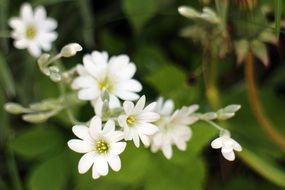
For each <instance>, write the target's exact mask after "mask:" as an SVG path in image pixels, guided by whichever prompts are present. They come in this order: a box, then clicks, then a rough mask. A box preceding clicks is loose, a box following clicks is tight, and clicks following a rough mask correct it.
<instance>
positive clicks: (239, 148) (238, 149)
mask: <svg viewBox="0 0 285 190" xmlns="http://www.w3.org/2000/svg"><path fill="white" fill-rule="evenodd" d="M233 148H234V150H236V151H242V147H241V146H240V144H239V143H238V142H236V141H235V140H233Z"/></svg>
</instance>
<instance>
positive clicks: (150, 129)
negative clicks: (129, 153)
mask: <svg viewBox="0 0 285 190" xmlns="http://www.w3.org/2000/svg"><path fill="white" fill-rule="evenodd" d="M155 105H156V102H153V103H151V104H149V105H148V106H146V107H145V96H142V97H141V98H140V99H139V100H138V102H137V103H136V105H134V103H133V102H130V101H125V102H124V104H123V108H124V112H125V113H124V114H123V115H120V116H119V118H118V122H119V125H120V126H121V127H122V128H123V131H124V134H125V140H133V142H134V144H135V146H136V147H139V146H140V140H141V141H142V143H143V144H144V145H145V146H149V145H150V136H151V135H153V134H154V133H156V132H157V131H158V128H157V126H156V125H154V124H153V123H152V122H155V121H157V120H158V119H159V118H160V116H159V114H157V113H155V112H154V111H153V109H154V107H155Z"/></svg>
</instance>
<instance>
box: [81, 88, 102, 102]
mask: <svg viewBox="0 0 285 190" xmlns="http://www.w3.org/2000/svg"><path fill="white" fill-rule="evenodd" d="M98 96H99V92H98V90H97V89H96V88H86V89H81V90H79V91H78V98H79V99H80V100H93V99H96V98H98Z"/></svg>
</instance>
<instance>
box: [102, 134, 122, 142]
mask: <svg viewBox="0 0 285 190" xmlns="http://www.w3.org/2000/svg"><path fill="white" fill-rule="evenodd" d="M105 137H106V138H107V139H109V141H110V142H111V143H116V142H118V141H120V140H122V139H123V138H124V133H123V132H122V131H113V132H109V133H108V134H106V135H105Z"/></svg>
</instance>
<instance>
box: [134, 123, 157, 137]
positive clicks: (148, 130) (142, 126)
mask: <svg viewBox="0 0 285 190" xmlns="http://www.w3.org/2000/svg"><path fill="white" fill-rule="evenodd" d="M138 126H139V127H138V130H139V132H140V133H143V134H145V135H153V134H154V133H156V132H157V131H158V127H157V126H155V125H153V124H151V123H139V124H138Z"/></svg>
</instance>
